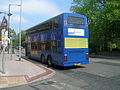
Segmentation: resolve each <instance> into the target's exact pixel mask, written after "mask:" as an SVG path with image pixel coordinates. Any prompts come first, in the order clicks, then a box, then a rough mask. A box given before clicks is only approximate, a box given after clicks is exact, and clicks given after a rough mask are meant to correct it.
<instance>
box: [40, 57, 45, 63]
mask: <svg viewBox="0 0 120 90" xmlns="http://www.w3.org/2000/svg"><path fill="white" fill-rule="evenodd" d="M41 62H42V63H45V56H44V55H42V56H41Z"/></svg>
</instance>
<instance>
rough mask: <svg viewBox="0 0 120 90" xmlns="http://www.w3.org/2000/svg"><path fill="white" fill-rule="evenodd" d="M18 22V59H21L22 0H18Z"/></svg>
mask: <svg viewBox="0 0 120 90" xmlns="http://www.w3.org/2000/svg"><path fill="white" fill-rule="evenodd" d="M20 6H21V7H20V24H19V61H21V25H22V19H21V16H22V0H20Z"/></svg>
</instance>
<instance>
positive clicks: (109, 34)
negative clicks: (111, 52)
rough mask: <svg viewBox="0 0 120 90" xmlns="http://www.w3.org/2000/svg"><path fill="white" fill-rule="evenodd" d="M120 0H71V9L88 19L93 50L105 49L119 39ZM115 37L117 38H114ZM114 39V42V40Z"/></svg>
mask: <svg viewBox="0 0 120 90" xmlns="http://www.w3.org/2000/svg"><path fill="white" fill-rule="evenodd" d="M119 7H120V1H118V0H73V4H72V6H71V11H72V12H74V13H79V14H84V15H86V16H88V19H89V30H90V44H91V45H90V46H92V50H93V51H107V50H108V49H109V48H111V47H109V44H110V43H111V44H116V45H117V47H116V48H118V47H119V46H118V44H117V40H118V39H120V36H119V33H120V9H118V8H119ZM116 39H117V40H116ZM115 41H116V42H115Z"/></svg>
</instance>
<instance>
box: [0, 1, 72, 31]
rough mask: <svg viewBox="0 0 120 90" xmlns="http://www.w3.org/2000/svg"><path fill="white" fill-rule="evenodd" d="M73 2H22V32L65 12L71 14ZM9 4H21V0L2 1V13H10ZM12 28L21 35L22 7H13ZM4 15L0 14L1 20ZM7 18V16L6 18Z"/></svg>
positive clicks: (0, 4)
mask: <svg viewBox="0 0 120 90" xmlns="http://www.w3.org/2000/svg"><path fill="white" fill-rule="evenodd" d="M72 1H73V0H22V27H21V28H22V30H27V29H29V28H30V27H33V26H35V25H37V24H39V23H41V22H43V21H46V20H48V19H49V18H52V17H54V16H56V15H59V14H61V13H64V12H70V7H71V3H72ZM9 4H18V5H19V4H20V0H0V11H1V12H6V13H8V6H9ZM10 11H11V13H12V16H11V20H10V28H12V29H14V30H15V31H16V33H19V20H20V6H16V5H11V7H10ZM2 18H3V15H2V14H0V20H1V19H2ZM6 18H7V16H6Z"/></svg>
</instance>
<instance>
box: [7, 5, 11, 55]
mask: <svg viewBox="0 0 120 90" xmlns="http://www.w3.org/2000/svg"><path fill="white" fill-rule="evenodd" d="M10 6H11V4H9V11H8V38H9V37H10ZM9 53H10V49H9V41H8V54H9Z"/></svg>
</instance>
